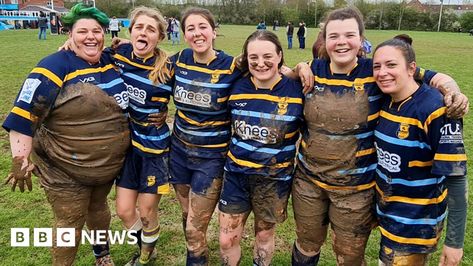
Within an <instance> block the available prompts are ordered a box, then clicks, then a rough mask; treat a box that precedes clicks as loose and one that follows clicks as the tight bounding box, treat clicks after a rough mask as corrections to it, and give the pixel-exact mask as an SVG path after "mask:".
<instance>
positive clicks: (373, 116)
mask: <svg viewBox="0 0 473 266" xmlns="http://www.w3.org/2000/svg"><path fill="white" fill-rule="evenodd" d="M378 117H379V112H376V113H374V114H372V115H369V116H368V119H367V121H368V122H370V121H372V120H375V119H376V118H378Z"/></svg>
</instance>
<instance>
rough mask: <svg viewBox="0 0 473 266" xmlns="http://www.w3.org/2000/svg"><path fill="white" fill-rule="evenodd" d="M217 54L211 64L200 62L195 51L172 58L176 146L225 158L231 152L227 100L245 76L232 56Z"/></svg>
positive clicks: (201, 155) (218, 52) (222, 53)
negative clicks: (196, 59)
mask: <svg viewBox="0 0 473 266" xmlns="http://www.w3.org/2000/svg"><path fill="white" fill-rule="evenodd" d="M215 53H216V55H215V57H214V58H213V59H212V60H211V61H210V62H208V64H200V63H196V62H195V60H194V56H193V51H192V50H191V49H184V50H182V51H181V52H179V53H177V54H176V55H174V56H172V57H171V62H172V67H173V71H174V75H173V77H174V79H173V97H174V104H175V105H176V109H177V112H176V116H175V122H174V128H173V143H179V144H180V145H179V146H180V147H183V148H184V149H186V150H187V151H192V153H193V154H197V156H198V157H202V158H224V156H225V154H226V151H227V150H228V143H229V140H230V135H231V132H230V117H229V112H228V106H227V101H228V97H229V95H230V86H231V85H232V83H233V82H234V81H235V80H236V79H238V78H239V77H240V76H241V72H240V71H239V70H238V68H237V67H236V65H235V59H234V58H233V57H232V56H229V55H226V54H225V53H224V52H222V51H215ZM174 141H175V142H174Z"/></svg>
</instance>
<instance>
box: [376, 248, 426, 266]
mask: <svg viewBox="0 0 473 266" xmlns="http://www.w3.org/2000/svg"><path fill="white" fill-rule="evenodd" d="M429 257H430V254H429V253H408V252H402V251H395V250H393V249H390V248H388V247H386V246H383V245H381V248H380V250H379V260H380V263H379V265H380V266H425V265H427V263H428V261H429Z"/></svg>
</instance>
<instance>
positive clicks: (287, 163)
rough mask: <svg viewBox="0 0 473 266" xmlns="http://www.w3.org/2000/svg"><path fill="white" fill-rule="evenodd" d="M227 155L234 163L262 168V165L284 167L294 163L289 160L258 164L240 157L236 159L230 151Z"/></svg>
mask: <svg viewBox="0 0 473 266" xmlns="http://www.w3.org/2000/svg"><path fill="white" fill-rule="evenodd" d="M227 155H228V158H230V159H231V160H232V161H234V162H235V163H236V164H238V165H241V166H246V167H250V168H263V167H275V168H286V167H288V166H290V165H292V164H294V162H293V161H289V162H284V163H277V164H273V165H263V164H258V163H253V162H250V161H246V160H242V159H237V158H236V157H235V156H234V155H233V154H232V153H231V152H230V151H228V153H227Z"/></svg>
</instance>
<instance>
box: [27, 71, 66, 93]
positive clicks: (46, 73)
mask: <svg viewBox="0 0 473 266" xmlns="http://www.w3.org/2000/svg"><path fill="white" fill-rule="evenodd" d="M31 73H38V74H42V75H44V76H46V77H47V78H48V79H50V80H52V82H54V83H55V84H56V85H57V86H58V87H59V88H62V85H63V84H64V82H63V81H62V80H61V79H60V78H59V77H58V76H57V75H56V74H54V73H53V72H51V71H50V70H48V69H46V68H42V67H35V68H33V70H31Z"/></svg>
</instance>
